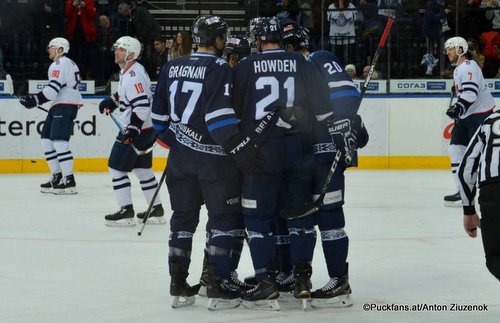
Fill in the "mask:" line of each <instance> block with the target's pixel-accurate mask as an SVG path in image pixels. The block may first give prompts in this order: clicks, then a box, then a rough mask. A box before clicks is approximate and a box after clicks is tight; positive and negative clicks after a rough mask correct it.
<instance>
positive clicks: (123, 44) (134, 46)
mask: <svg viewBox="0 0 500 323" xmlns="http://www.w3.org/2000/svg"><path fill="white" fill-rule="evenodd" d="M118 48H121V49H124V50H125V59H127V58H128V56H129V55H130V53H134V57H132V58H131V59H130V60H129V61H131V60H134V59H137V58H139V55H141V43H140V42H139V40H137V39H136V38H134V37H130V36H123V37H120V38H118V39H117V40H116V42H115V44H114V45H113V49H114V50H117V49H118Z"/></svg>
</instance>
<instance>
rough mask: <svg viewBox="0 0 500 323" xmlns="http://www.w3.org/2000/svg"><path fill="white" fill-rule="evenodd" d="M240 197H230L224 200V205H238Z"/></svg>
mask: <svg viewBox="0 0 500 323" xmlns="http://www.w3.org/2000/svg"><path fill="white" fill-rule="evenodd" d="M240 203H241V199H240V197H239V196H236V197H231V198H228V199H227V200H226V205H227V206H231V205H240Z"/></svg>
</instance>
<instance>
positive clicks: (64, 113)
mask: <svg viewBox="0 0 500 323" xmlns="http://www.w3.org/2000/svg"><path fill="white" fill-rule="evenodd" d="M50 111H53V114H54V115H53V118H52V120H51V126H50V135H49V136H50V140H52V145H53V146H54V149H55V151H56V153H57V161H58V163H59V166H60V168H61V172H62V175H63V176H62V180H61V181H59V183H57V184H56V185H54V188H53V189H54V194H76V193H77V192H76V182H75V177H74V175H73V154H72V152H71V150H70V147H69V140H70V138H71V134H72V132H73V121H74V120H75V118H76V115H77V113H78V108H77V107H76V106H73V105H57V106H55V107H53V108H52V109H51V110H50Z"/></svg>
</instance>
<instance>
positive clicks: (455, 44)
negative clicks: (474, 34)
mask: <svg viewBox="0 0 500 323" xmlns="http://www.w3.org/2000/svg"><path fill="white" fill-rule="evenodd" d="M460 47H462V49H463V51H462V53H459V51H458V49H459V48H460ZM448 48H455V50H456V51H457V55H458V56H462V55H465V54H466V53H467V50H468V49H469V44H468V43H467V41H466V40H465V39H463V38H462V37H451V38H449V39H448V40H447V41H446V42H445V43H444V50H445V51H446V50H447V49H448Z"/></svg>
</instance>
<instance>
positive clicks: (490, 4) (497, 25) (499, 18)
mask: <svg viewBox="0 0 500 323" xmlns="http://www.w3.org/2000/svg"><path fill="white" fill-rule="evenodd" d="M480 7H481V8H486V9H488V10H486V12H485V13H484V15H485V17H486V19H488V20H489V21H491V27H492V28H493V30H496V31H500V9H498V10H492V8H498V7H500V1H499V0H484V1H482V2H481V5H480Z"/></svg>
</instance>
